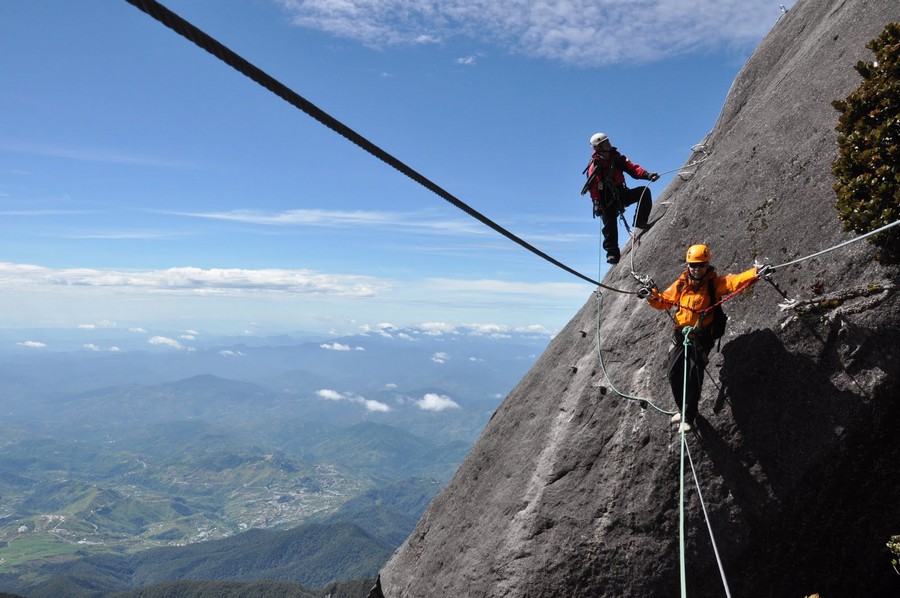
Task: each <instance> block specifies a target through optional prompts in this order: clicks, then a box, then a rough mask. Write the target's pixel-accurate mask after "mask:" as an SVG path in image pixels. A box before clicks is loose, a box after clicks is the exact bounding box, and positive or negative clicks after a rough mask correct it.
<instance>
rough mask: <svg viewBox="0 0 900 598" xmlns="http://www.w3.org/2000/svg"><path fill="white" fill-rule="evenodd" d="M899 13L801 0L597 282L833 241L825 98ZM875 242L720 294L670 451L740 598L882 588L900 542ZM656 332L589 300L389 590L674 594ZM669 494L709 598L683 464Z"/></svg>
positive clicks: (698, 520)
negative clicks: (709, 341)
mask: <svg viewBox="0 0 900 598" xmlns="http://www.w3.org/2000/svg"><path fill="white" fill-rule="evenodd" d="M897 20H900V2H898V1H897V0H800V1H799V2H797V4H796V5H795V6H794V7H793V8H792V9H791V10H790V11H789V12H788V13H787V14H786V15H784V16H783V17H782V18H781V19H780V20H779V21H778V22H777V23H776V25H775V26H774V27H773V29H772V31H771V32H770V33H769V35H768V36H767V37H766V38H765V39H764V40H763V42H762V43H761V44H760V46H759V47H758V48H757V50H756V51H755V53H754V54H753V55H752V57H751V58H750V59H749V61H748V62H747V64H746V65H745V66H744V68H743V69H742V70H741V72H740V73H739V75H738V77H737V78H736V80H735V82H734V84H733V86H732V89H731V91H730V93H729V95H728V98H727V100H726V102H725V105H724V107H723V109H722V113H721V115H720V117H719V119H718V121H717V123H716V125H715V127H714V128H713V130H712V131H711V132H710V133H709V135H708V136H707V138H706V139H705V140H704V143H705V145H706V148H707V150H708V152H709V155H708V158H707V159H706V160H705V161H703V162H702V163H700V164H698V165H697V166H695V167H693V168H690V169H686V170H690V171H692V172H693V174H690V175H687V174H685V175H682V176H681V177H680V178H679V179H678V180H676V181H675V182H673V183H672V184H670V185H669V187H668V188H667V189H666V190H665V191H664V192H663V193H662V194H661V196H660V197H659V198H658V200H657V202H656V205H655V206H654V209H653V214H652V216H651V220H653V221H655V222H656V223H655V226H654V227H653V228H652V229H651V230H650V231H648V232H647V233H646V234H644V235H643V237H642V238H641V239H640V242H639V243H638V244H637V245H636V246H635V245H634V243H631V242H630V243H629V244H628V245H627V246H626V247H625V248H624V252H623V256H622V261H621V263H620V264H618V265H617V266H616V267H615V268H614V269H613V270H612V271H611V272H610V273H609V274H608V275H607V276H606V278H605V280H604V281H603V282H604V284H605V285H609V286H611V287H614V288H618V289H627V290H629V291H634V290H636V288H637V283H636V282H635V280H634V278H633V277H632V275H631V269H632V267H633V269H634V270H635V271H636V272H637V273H639V274H641V275H649V276H652V277H653V279H654V280H656V281H657V282H658V283H659V285H660V287H664V286H668V284H669V283H670V282H671V281H673V280H674V279H675V278H676V277H677V276H678V274H679V273H680V270H681V268H682V260H683V257H684V250H685V249H686V248H687V246H689V245H691V244H693V243H706V244H708V245H709V246H710V247H711V249H712V252H713V263H714V265H715V266H716V267H717V269H718V270H719V272H720V273H728V272H739V271H743V270H745V269H747V268H749V267H751V266H752V265H753V261H754V260H755V259H759V260H767V261H768V262H769V263H771V264H774V265H783V264H787V263H789V262H791V261H793V260H796V259H799V258H804V257H807V256H811V255H813V254H816V253H817V252H820V251H822V250H824V249H828V248H831V247H833V246H835V245H837V244H839V243H841V242H843V241H846V240H848V239H852V238H853V236H852V235H849V234H846V233H843V232H842V231H841V227H840V224H839V222H838V220H837V213H836V210H835V209H834V207H833V204H834V200H835V197H834V192H833V190H832V185H833V183H834V179H833V177H832V175H831V170H830V164H831V162H832V160H834V158H835V157H836V156H837V145H836V136H837V134H836V132H835V130H834V127H835V125H836V124H837V119H838V113H837V111H836V110H835V109H834V108H833V107H832V106H831V101H832V100H834V99H840V98H844V97H846V96H847V94H848V93H849V92H850V91H852V90H853V89H855V88H856V87H857V86H858V85H859V82H860V78H859V75H858V74H857V73H856V71H855V70H854V69H853V66H854V65H855V64H856V62H857V61H858V60H872V59H873V55H872V53H871V51H869V50H868V49H867V48H866V47H865V45H866V43H867V42H868V41H869V40H871V39H872V38H874V37H876V36H877V35H878V34H879V33H880V32H881V31H882V29H883V28H884V26H885V25H886V24H887V23H888V22H890V21H897ZM698 157H700V156H693V158H698ZM688 161H690V160H688ZM892 230H897V229H892ZM894 234H898V233H894ZM873 255H874V251H873V248H872V246H871V245H870V244H869V243H868V242H867V241H860V242H856V243H851V244H848V245H846V246H844V247H842V248H839V249H836V250H835V251H831V252H829V253H826V254H822V255H820V256H817V257H813V258H811V259H806V260H803V261H801V262H798V263H796V264H793V265H785V266H783V267H781V268H778V269H776V271H775V275H774V277H773V282H774V284H770V283H768V282H766V281H760V282H758V283H757V284H756V285H754V287H752V289H751V290H750V291H748V292H745V293H743V294H741V295H739V296H737V297H735V298H734V299H732V300H730V301H728V302H727V303H726V304H725V309H726V311H727V312H728V314H729V317H730V320H729V327H728V331H727V332H726V336H725V337H724V338H723V339H722V344H721V352H715V351H714V352H713V353H712V355H711V360H710V361H711V363H710V365H709V367H708V368H707V371H708V375H707V377H706V381H705V385H704V392H703V399H702V400H701V403H700V417H699V418H698V425H697V429H696V433H692V434H690V435H689V436H688V440H687V442H688V446H689V449H690V455H691V457H692V460H693V463H694V466H695V468H696V471H697V477H698V479H699V483H700V488H701V490H702V495H703V499H704V500H705V503H706V507H707V510H708V514H709V522H710V525H711V526H712V528H713V531H714V533H715V541H716V544H717V546H718V550H719V554H720V556H721V560H722V565H723V568H724V571H725V576H726V579H727V581H728V584H729V587H730V590H731V592H732V593H733V594H734V595H736V596H754V597H756V598H760V597H766V596H772V597H785V596H788V597H792V596H796V597H803V596H807V595H809V594H812V593H814V592H819V593H820V594H821V595H822V596H823V598H848V597H856V596H859V597H868V598H871V597H887V596H900V576H897V575H896V573H894V571H893V570H892V569H891V566H890V557H889V553H888V551H887V549H886V547H885V543H886V542H887V541H888V540H889V539H890V537H891V535H895V534H900V388H898V375H900V294H898V290H897V285H898V269H897V268H896V267H888V266H884V265H882V264H879V263H878V262H876V261H875V260H874V259H873ZM788 300H791V301H792V302H793V303H792V306H791V307H787V308H784V309H783V308H782V307H780V305H782V304H786V303H787V302H788ZM671 326H672V324H671V322H670V319H669V318H667V317H666V315H665V313H664V312H661V311H656V310H653V309H651V308H650V307H649V306H647V305H646V303H645V302H643V301H640V300H638V299H636V298H635V296H634V295H626V294H622V293H616V292H610V291H606V290H603V292H602V294H596V293H595V294H594V295H592V296H591V297H590V298H589V299H588V301H587V303H586V304H585V305H584V307H583V308H582V309H581V310H580V311H579V312H578V314H576V315H575V317H574V318H573V319H572V320H571V322H570V323H569V324H568V326H566V328H565V329H564V330H563V331H562V332H561V333H560V334H559V335H558V336H557V337H556V338H555V339H554V340H553V342H552V343H551V344H550V346H549V347H548V348H547V350H546V352H545V353H544V355H543V356H542V357H541V358H540V359H539V360H538V362H537V363H536V364H535V366H534V367H533V369H532V370H531V371H530V372H529V373H528V374H527V375H526V376H525V378H523V380H522V381H521V382H520V383H519V384H518V386H517V387H516V388H515V389H514V390H513V391H512V392H511V393H510V395H509V396H508V397H507V398H506V400H505V401H504V403H503V404H502V405H501V406H500V407H499V408H498V410H497V412H496V413H495V414H494V417H493V418H492V419H491V421H490V423H489V424H488V425H487V426H486V428H485V430H484V432H483V434H482V436H481V438H480V439H479V441H478V442H477V444H476V445H475V447H474V448H473V450H472V451H471V453H470V454H469V456H468V457H467V458H466V460H465V461H464V463H463V464H462V466H461V467H460V468H459V471H458V472H457V474H456V476H455V477H454V478H453V480H452V481H451V482H450V483H449V484H448V486H447V487H446V489H445V490H444V491H443V492H442V493H441V494H440V495H439V496H438V497H437V498H436V499H435V500H434V501H433V503H432V504H431V506H430V507H429V509H428V510H427V512H426V513H425V515H424V516H423V518H422V520H421V521H420V522H419V524H418V527H417V528H416V530H415V531H414V533H413V534H412V535H411V536H410V537H409V539H408V540H407V541H406V543H405V544H404V545H403V546H402V547H401V548H400V549H399V550H398V551H397V552H396V553H395V554H394V556H393V557H392V558H391V560H390V562H388V563H387V565H386V566H385V567H384V569H383V570H382V572H381V582H382V588H383V591H384V595H385V596H387V598H413V597H422V598H434V597H438V596H441V597H444V596H464V597H476V596H491V597H526V596H527V597H529V598H534V597H538V596H592V597H609V598H612V597H616V598H621V597H623V596H677V595H679V593H680V574H679V504H680V502H679V475H680V462H681V445H680V437H679V435H678V434H677V432H676V427H675V426H673V425H672V424H671V423H669V417H668V415H666V414H664V413H662V412H661V411H660V410H657V409H656V408H655V407H654V406H656V407H659V408H660V409H662V410H672V409H674V402H673V399H672V395H671V391H670V389H669V387H668V382H667V381H666V378H665V361H666V353H667V350H668V343H669V338H670V336H671V333H670V330H671ZM601 357H602V365H603V366H605V372H606V374H608V378H607V377H606V376H605V375H604V367H602V366H601ZM600 386H603V387H607V388H612V387H615V389H616V390H617V391H619V392H616V391H614V390H609V391H608V392H607V393H606V394H602V393H601V389H600ZM619 393H621V394H624V395H628V396H627V397H623V396H621V394H619ZM629 397H630V398H629ZM635 397H636V398H641V399H648V400H649V401H650V403H652V404H648V403H645V402H642V401H639V400H634V398H635ZM684 503H685V532H686V533H685V562H686V570H687V575H686V579H687V589H688V594H689V595H691V596H696V597H706V596H722V595H725V592H724V590H723V582H722V579H721V576H720V573H719V569H718V567H717V564H716V559H715V555H714V552H713V547H712V545H711V542H710V537H709V533H708V531H707V527H706V523H705V520H704V516H703V512H702V510H701V505H700V501H699V497H698V494H697V491H696V490H695V488H694V484H693V480H692V478H691V474H690V468H687V469H686V474H685V501H684Z"/></svg>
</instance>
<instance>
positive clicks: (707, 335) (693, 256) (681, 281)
mask: <svg viewBox="0 0 900 598" xmlns="http://www.w3.org/2000/svg"><path fill="white" fill-rule="evenodd" d="M710 257H711V254H710V251H709V247H707V246H706V245H691V246H690V247H689V248H688V250H687V255H686V256H685V262H686V264H687V267H686V268H685V270H684V272H682V273H681V276H679V277H678V280H676V281H675V282H673V283H672V285H671V286H670V287H669V288H667V289H666V290H665V291H662V292H660V291H658V290H657V289H656V288H655V287H654V286H653V285H652V283H651V284H650V285H649V286H645V287H642V288H641V290H640V291H638V297H640V298H642V299H647V302H648V303H649V304H650V305H651V307H655V308H656V309H669V308H671V307H677V308H678V310H677V311H676V312H675V330H674V335H673V338H672V346H671V347H670V348H669V360H668V377H669V384H670V385H671V386H672V394H673V395H674V397H675V404H676V405H678V409H679V411H680V410H681V408H682V401H684V413H683V414H682V413H676V414H675V415H674V416H673V417H672V422H673V423H676V424H677V423H679V422H680V423H681V429H682V430H683V431H685V432H687V431H689V430H690V429H691V427H692V426H693V425H694V418H695V417H696V416H697V404H698V403H699V402H700V389H701V387H702V386H703V372H704V368H705V367H706V363H707V356H708V355H709V351H710V349H712V346H713V340H714V339H715V334H714V333H713V328H715V325H714V324H715V323H714V321H713V320H714V314H713V311H712V310H710V309H709V308H710V306H712V305H714V304H715V303H716V302H717V301H719V300H720V299H721V298H722V297H723V296H725V295H728V294H730V293H734V292H736V291H738V290H739V289H742V288H746V287H749V286H750V285H751V284H753V283H755V282H756V281H757V280H759V279H760V277H762V276H765V275H766V273H767V272H768V271H769V269H770V267H769V266H762V267H757V266H754V267H753V268H750V269H749V270H745V271H744V272H741V273H740V274H727V275H725V276H720V275H719V274H718V273H717V272H716V269H715V268H714V267H713V266H711V265H710V264H709V260H710ZM721 317H722V318H724V314H723V315H722V316H721ZM722 326H723V329H722V330H719V331H718V334H719V335H721V334H722V332H723V331H724V321H722ZM686 327H690V330H691V332H690V334H689V336H688V338H689V340H690V341H691V342H690V344H689V345H688V347H687V348H685V345H684V330H685V328H686ZM685 360H687V375H688V379H687V385H685V381H684V371H685V365H684V364H685Z"/></svg>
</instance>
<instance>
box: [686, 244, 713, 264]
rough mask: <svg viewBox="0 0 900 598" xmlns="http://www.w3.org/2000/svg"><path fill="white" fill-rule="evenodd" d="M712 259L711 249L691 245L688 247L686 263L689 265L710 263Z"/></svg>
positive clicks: (704, 246)
mask: <svg viewBox="0 0 900 598" xmlns="http://www.w3.org/2000/svg"><path fill="white" fill-rule="evenodd" d="M710 257H711V256H710V253H709V247H707V246H706V245H691V246H690V247H688V250H687V256H685V258H684V261H686V262H687V263H689V264H700V263H702V262H708V261H709V259H710Z"/></svg>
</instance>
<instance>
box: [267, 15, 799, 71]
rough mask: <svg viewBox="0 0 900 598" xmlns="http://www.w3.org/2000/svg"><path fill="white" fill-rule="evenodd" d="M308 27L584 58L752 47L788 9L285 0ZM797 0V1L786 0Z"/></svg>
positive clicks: (609, 60) (610, 59)
mask: <svg viewBox="0 0 900 598" xmlns="http://www.w3.org/2000/svg"><path fill="white" fill-rule="evenodd" d="M280 2H281V5H282V6H283V7H284V8H285V9H286V10H287V12H288V13H289V14H290V15H291V19H292V21H293V23H295V24H296V25H299V26H301V27H307V28H310V29H316V30H320V31H325V32H327V33H330V34H332V35H335V36H338V37H344V38H348V39H354V40H357V41H359V42H361V43H363V44H366V45H369V46H372V47H383V46H391V45H414V44H421V43H433V42H435V41H437V40H446V39H449V38H451V37H459V38H463V39H468V40H472V41H475V42H477V43H484V42H488V43H494V44H498V45H499V46H500V47H502V48H504V49H506V50H508V51H510V52H514V53H520V54H524V55H527V56H535V57H539V58H544V59H548V60H552V61H557V62H561V63H567V64H574V65H578V66H601V65H608V64H623V63H624V64H633V63H635V62H645V61H652V60H657V59H660V58H663V57H668V56H673V55H683V54H690V53H692V52H698V51H709V50H713V49H719V48H723V47H745V48H752V47H753V46H754V45H755V44H756V43H757V42H758V41H759V40H760V39H761V38H762V37H763V36H764V35H765V34H766V33H767V32H768V31H769V29H770V28H771V27H772V25H774V24H775V22H776V21H777V20H778V18H779V17H780V16H781V10H780V9H779V7H778V3H772V4H769V3H765V2H747V1H746V0H644V1H643V2H641V3H640V4H638V5H636V4H635V3H629V2H614V1H609V0H607V1H598V0H555V1H550V2H540V3H538V2H534V1H533V0H506V1H505V2H496V1H495V0H340V1H339V2H338V1H329V0H280ZM784 4H785V6H788V7H790V6H792V5H793V0H786V1H785V2H784Z"/></svg>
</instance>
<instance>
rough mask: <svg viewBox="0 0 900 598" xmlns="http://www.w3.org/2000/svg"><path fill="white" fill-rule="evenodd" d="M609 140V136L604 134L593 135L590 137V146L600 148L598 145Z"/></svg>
mask: <svg viewBox="0 0 900 598" xmlns="http://www.w3.org/2000/svg"><path fill="white" fill-rule="evenodd" d="M607 139H609V136H608V135H607V134H606V133H594V134H593V135H592V136H591V145H592V146H593V147H600V144H601V143H603V142H604V141H606V140H607Z"/></svg>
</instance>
